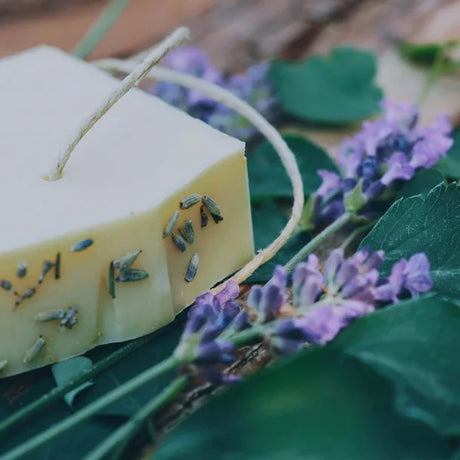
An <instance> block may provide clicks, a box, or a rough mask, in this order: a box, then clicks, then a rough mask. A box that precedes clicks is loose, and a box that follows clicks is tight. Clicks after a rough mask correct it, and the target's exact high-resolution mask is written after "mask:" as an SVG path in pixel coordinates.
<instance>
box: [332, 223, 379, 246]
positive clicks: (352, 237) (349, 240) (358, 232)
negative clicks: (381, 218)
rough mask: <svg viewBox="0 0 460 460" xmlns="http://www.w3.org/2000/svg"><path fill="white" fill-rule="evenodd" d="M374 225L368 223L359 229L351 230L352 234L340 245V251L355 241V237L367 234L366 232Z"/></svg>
mask: <svg viewBox="0 0 460 460" xmlns="http://www.w3.org/2000/svg"><path fill="white" fill-rule="evenodd" d="M374 225H375V221H372V222H369V223H367V224H365V225H362V226H361V227H358V228H356V229H355V230H353V232H352V233H351V234H350V235H349V236H348V237H347V238H346V239H345V240H344V242H343V243H342V244H341V246H340V247H341V248H342V249H344V250H345V249H346V248H347V247H348V246H349V245H350V244H351V243H353V241H354V240H355V239H356V237H357V236H359V235H361V234H362V233H364V232H367V230H370V229H371V228H372V227H373V226H374Z"/></svg>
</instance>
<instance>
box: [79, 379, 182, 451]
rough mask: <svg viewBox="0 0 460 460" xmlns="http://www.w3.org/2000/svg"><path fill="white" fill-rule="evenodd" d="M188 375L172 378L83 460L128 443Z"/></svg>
mask: <svg viewBox="0 0 460 460" xmlns="http://www.w3.org/2000/svg"><path fill="white" fill-rule="evenodd" d="M189 381H190V376H189V375H183V376H182V377H178V378H176V379H175V380H173V382H172V383H170V384H169V385H168V386H167V387H166V388H165V389H164V390H163V391H162V392H161V393H160V394H159V395H157V396H155V398H153V399H152V400H151V401H150V402H148V403H147V404H146V405H145V406H144V407H143V408H142V409H141V410H140V411H138V412H137V413H136V414H135V415H134V416H133V417H131V418H130V419H129V421H128V422H126V423H125V424H124V425H121V426H120V428H118V429H117V430H115V431H114V432H113V433H112V434H111V435H110V436H109V437H108V438H106V439H105V440H104V441H103V442H102V443H101V444H99V445H98V446H97V447H96V448H95V449H93V450H92V451H91V452H89V453H88V454H87V455H86V456H85V457H84V460H99V459H102V458H104V457H105V456H106V455H107V454H108V453H109V452H110V451H111V450H112V449H114V448H116V447H117V446H119V445H120V444H121V443H128V442H129V441H130V440H131V439H132V438H133V437H134V435H136V434H137V432H138V431H139V430H140V429H141V427H142V426H143V425H144V423H145V422H146V420H147V419H149V418H150V417H151V416H152V415H154V414H155V413H156V412H158V411H159V410H160V409H162V408H163V407H164V406H166V405H167V404H168V403H169V402H171V401H172V400H173V399H174V398H175V397H176V396H177V395H178V394H179V393H180V392H181V391H182V390H183V389H184V388H185V387H186V386H187V385H188V383H189Z"/></svg>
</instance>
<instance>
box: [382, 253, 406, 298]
mask: <svg viewBox="0 0 460 460" xmlns="http://www.w3.org/2000/svg"><path fill="white" fill-rule="evenodd" d="M406 265H407V261H406V260H404V259H402V260H400V261H398V262H396V263H395V264H394V265H393V268H392V269H391V275H390V276H389V277H388V281H387V283H385V284H383V285H381V286H378V287H377V288H376V295H375V297H376V300H381V301H387V302H388V301H392V302H397V301H398V295H399V294H400V293H401V291H402V288H403V284H404V281H405V275H404V271H405V269H406Z"/></svg>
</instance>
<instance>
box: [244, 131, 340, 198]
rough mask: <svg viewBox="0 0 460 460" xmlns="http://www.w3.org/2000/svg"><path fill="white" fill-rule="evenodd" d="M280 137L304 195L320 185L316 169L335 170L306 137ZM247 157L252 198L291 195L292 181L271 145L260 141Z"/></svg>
mask: <svg viewBox="0 0 460 460" xmlns="http://www.w3.org/2000/svg"><path fill="white" fill-rule="evenodd" d="M283 138H284V140H285V141H286V143H287V144H288V146H289V147H290V148H291V149H292V151H293V152H294V154H295V156H296V160H297V164H298V166H299V170H300V174H301V175H302V181H303V186H304V191H305V195H309V194H311V193H313V192H315V191H316V189H317V188H318V187H319V186H320V184H321V178H320V177H319V176H318V174H317V170H318V169H328V170H330V171H337V166H336V165H335V163H334V161H333V160H332V159H331V158H330V157H329V156H328V154H327V153H326V152H325V151H324V150H323V149H321V148H320V147H318V146H317V145H315V144H313V143H312V142H310V141H308V140H307V139H306V138H305V137H302V136H296V135H286V136H283ZM247 158H248V174H249V187H250V190H251V201H253V202H254V201H260V200H261V199H266V198H280V197H291V196H292V186H291V182H290V180H289V178H288V176H287V174H286V171H285V170H284V167H283V165H282V164H281V160H280V159H279V157H278V155H277V154H276V152H275V150H274V149H273V147H272V146H271V144H269V143H268V142H263V143H261V144H259V145H258V146H257V147H256V148H255V149H254V151H253V152H251V153H250V154H249V155H248V157H247Z"/></svg>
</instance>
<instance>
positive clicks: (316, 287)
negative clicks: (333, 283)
mask: <svg viewBox="0 0 460 460" xmlns="http://www.w3.org/2000/svg"><path fill="white" fill-rule="evenodd" d="M323 283H324V280H323V275H322V274H321V272H320V271H319V267H318V258H317V257H316V256H315V255H314V254H310V255H309V256H308V260H307V262H302V263H300V264H297V266H296V267H295V269H294V272H293V274H292V295H293V303H294V307H295V308H303V307H307V306H308V305H312V304H313V303H315V301H316V300H317V299H318V297H319V296H320V294H321V293H322V287H321V286H322V284H323Z"/></svg>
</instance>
